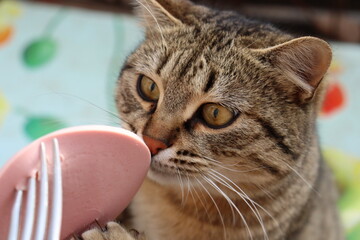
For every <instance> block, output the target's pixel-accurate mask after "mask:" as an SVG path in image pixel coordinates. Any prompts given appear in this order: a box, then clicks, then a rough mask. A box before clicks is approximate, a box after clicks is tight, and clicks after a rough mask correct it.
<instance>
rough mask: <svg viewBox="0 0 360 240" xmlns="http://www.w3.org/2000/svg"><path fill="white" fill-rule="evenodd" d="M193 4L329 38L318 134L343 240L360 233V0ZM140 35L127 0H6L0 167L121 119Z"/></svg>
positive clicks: (1, 4)
mask: <svg viewBox="0 0 360 240" xmlns="http://www.w3.org/2000/svg"><path fill="white" fill-rule="evenodd" d="M195 2H199V3H202V4H206V5H209V6H212V7H215V8H218V9H231V10H236V11H238V12H240V13H242V14H244V15H246V16H248V17H250V18H257V19H261V20H264V21H268V22H272V23H274V24H275V25H277V26H278V27H280V28H281V29H283V30H285V31H288V32H291V33H293V34H295V35H299V36H300V35H312V36H318V37H321V38H324V39H325V40H327V41H329V42H330V43H331V45H332V47H333V51H334V59H333V62H332V65H331V67H330V70H329V75H328V78H329V81H330V85H329V89H328V92H327V94H326V97H325V102H324V105H323V107H322V109H321V113H320V118H319V134H320V138H321V142H322V146H323V152H324V156H325V158H326V161H327V162H328V163H329V164H330V165H331V167H332V168H333V170H334V172H335V175H336V180H337V182H338V185H339V187H340V189H341V198H340V200H339V208H340V210H341V214H342V219H343V222H344V225H345V227H346V231H347V239H348V240H360V94H359V89H360V45H359V44H360V1H356V0H330V1H325V0H320V1H316V2H315V1H310V0H287V1H286V0H262V1H261V0H251V1H241V0H208V1H205V0H199V1H195ZM142 38H143V32H142V29H141V28H140V27H139V24H138V22H137V21H136V19H135V18H134V16H133V15H132V11H131V4H130V2H129V0H37V1H15V0H11V1H9V0H6V1H4V0H3V1H1V0H0V167H1V166H3V165H4V163H5V162H6V161H7V160H8V159H9V158H11V156H12V155H14V154H15V153H16V152H17V151H19V150H20V149H21V148H22V147H24V146H26V145H27V144H28V143H30V142H31V141H33V140H35V139H37V138H38V137H40V136H42V135H44V134H47V133H49V132H52V131H55V130H57V129H60V128H64V127H69V126H75V125H82V124H106V125H115V126H116V125H119V124H120V121H119V119H117V118H116V117H115V116H114V115H116V109H115V106H114V101H113V96H114V86H115V81H116V79H117V76H118V74H119V71H120V69H121V65H122V63H123V61H124V59H125V58H126V56H127V55H128V54H129V53H130V52H131V51H132V50H133V49H134V48H135V47H136V46H137V45H138V44H139V42H140V41H141V39H142ZM112 113H114V114H112Z"/></svg>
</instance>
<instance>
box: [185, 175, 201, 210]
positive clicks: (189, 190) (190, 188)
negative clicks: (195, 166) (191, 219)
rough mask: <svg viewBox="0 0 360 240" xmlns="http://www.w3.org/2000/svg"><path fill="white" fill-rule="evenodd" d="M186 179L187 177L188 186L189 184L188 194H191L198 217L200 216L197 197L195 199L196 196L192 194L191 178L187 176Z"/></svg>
mask: <svg viewBox="0 0 360 240" xmlns="http://www.w3.org/2000/svg"><path fill="white" fill-rule="evenodd" d="M186 177H187V184H188V192H190V195H191V198H192V200H193V202H194V205H195V210H196V215H197V216H199V209H198V207H197V202H196V200H195V197H194V194H193V192H192V186H191V182H190V178H189V175H188V174H186Z"/></svg>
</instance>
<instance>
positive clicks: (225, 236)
mask: <svg viewBox="0 0 360 240" xmlns="http://www.w3.org/2000/svg"><path fill="white" fill-rule="evenodd" d="M195 179H196V180H197V182H198V183H199V184H200V186H201V187H202V188H203V189H204V191H205V192H206V193H207V194H208V195H209V197H210V199H211V201H212V202H213V203H214V206H215V208H216V210H217V212H218V214H219V217H220V221H221V224H222V226H223V230H224V239H226V238H227V231H226V227H225V222H224V218H223V216H222V214H221V211H220V208H219V206H218V205H217V203H216V201H215V199H214V198H213V197H212V196H211V194H210V192H209V191H208V190H207V189H206V187H205V186H204V184H202V183H201V181H200V180H199V179H198V178H197V177H195Z"/></svg>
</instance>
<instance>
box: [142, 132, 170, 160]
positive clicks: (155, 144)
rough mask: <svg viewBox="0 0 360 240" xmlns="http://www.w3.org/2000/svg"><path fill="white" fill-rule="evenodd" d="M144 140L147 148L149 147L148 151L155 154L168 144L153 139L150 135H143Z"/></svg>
mask: <svg viewBox="0 0 360 240" xmlns="http://www.w3.org/2000/svg"><path fill="white" fill-rule="evenodd" d="M143 139H144V142H145V144H146V145H147V146H148V148H149V149H150V152H151V154H152V155H155V154H157V153H158V152H159V151H160V150H164V149H166V148H167V147H168V146H167V145H166V144H165V143H164V142H162V141H160V140H157V139H154V138H152V137H148V136H145V135H144V136H143Z"/></svg>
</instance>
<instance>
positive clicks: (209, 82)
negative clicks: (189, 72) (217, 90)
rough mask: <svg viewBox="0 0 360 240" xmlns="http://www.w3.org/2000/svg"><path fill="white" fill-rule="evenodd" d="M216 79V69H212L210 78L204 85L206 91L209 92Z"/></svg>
mask: <svg viewBox="0 0 360 240" xmlns="http://www.w3.org/2000/svg"><path fill="white" fill-rule="evenodd" d="M215 80H216V74H215V72H214V71H210V74H209V77H208V80H207V82H206V85H205V87H204V92H205V93H207V92H208V91H209V90H210V89H211V88H212V87H213V86H214V83H215Z"/></svg>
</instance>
